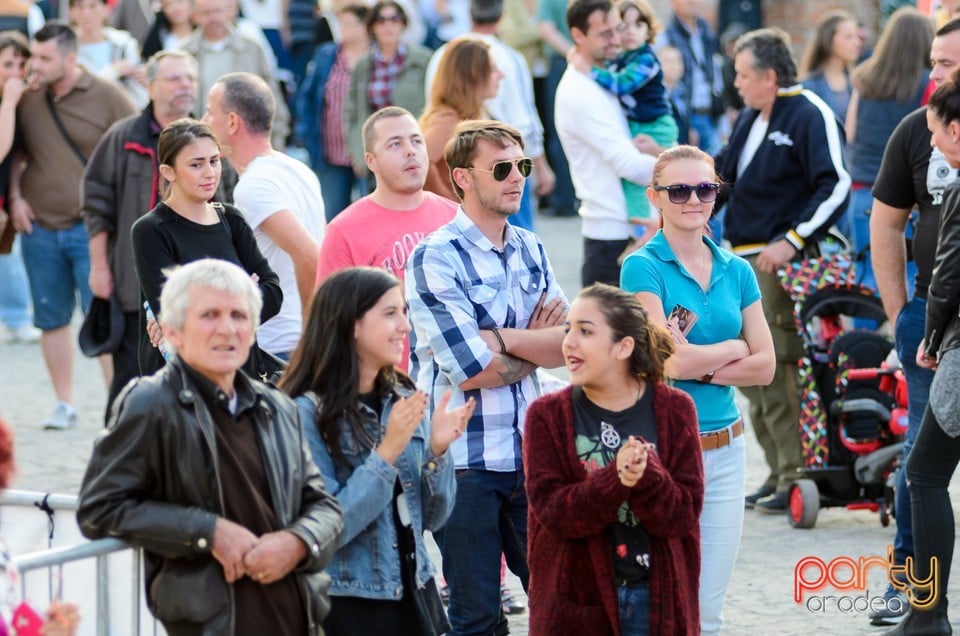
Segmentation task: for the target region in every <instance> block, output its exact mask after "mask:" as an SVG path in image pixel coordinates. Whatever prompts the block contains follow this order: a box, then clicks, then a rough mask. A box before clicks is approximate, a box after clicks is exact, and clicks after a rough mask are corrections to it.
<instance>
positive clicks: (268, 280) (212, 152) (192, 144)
mask: <svg viewBox="0 0 960 636" xmlns="http://www.w3.org/2000/svg"><path fill="white" fill-rule="evenodd" d="M220 154H221V151H220V143H219V142H218V141H217V138H216V136H215V135H214V134H213V131H212V130H211V129H210V127H209V126H208V125H206V124H204V123H201V122H199V121H196V120H194V119H180V120H177V121H175V122H173V123H172V124H170V125H169V126H167V127H166V128H165V129H164V130H163V132H162V133H160V139H159V142H158V147H157V158H158V160H159V162H160V174H161V175H162V176H163V178H164V179H165V180H166V181H167V187H166V191H165V196H164V198H163V201H161V202H160V203H158V204H157V206H156V207H155V208H153V210H151V211H150V213H149V214H146V215H144V216H143V217H141V218H140V220H139V221H137V222H136V223H134V225H133V230H132V240H133V258H134V264H135V266H136V269H137V280H139V281H140V295H141V298H142V299H143V300H144V301H145V303H144V304H145V305H146V304H147V303H149V308H150V309H151V310H152V312H153V314H154V315H155V316H159V315H160V311H161V310H162V307H161V306H160V289H161V287H162V286H163V282H164V280H165V278H166V276H165V275H164V270H166V269H167V268H168V267H171V266H173V265H182V264H184V263H189V262H192V261H195V260H199V259H201V258H219V259H223V260H225V261H230V262H231V263H235V264H237V265H239V266H240V267H243V268H244V269H245V270H246V271H247V273H249V274H250V275H251V276H252V277H253V279H254V281H255V282H257V284H258V285H259V287H260V292H261V293H262V294H263V310H262V311H261V312H260V322H261V324H262V323H264V322H266V321H267V320H268V319H270V318H272V317H273V316H275V315H276V314H277V312H278V311H280V304H281V302H282V301H283V292H282V291H281V290H280V282H279V278H278V277H277V275H276V273H274V271H273V270H272V269H270V265H269V264H268V263H267V259H266V258H264V256H263V254H261V253H260V249H259V248H258V247H257V242H256V240H255V239H254V236H253V230H251V229H250V226H249V225H247V222H246V221H245V220H244V218H243V216H242V215H241V213H240V211H239V210H237V209H236V208H235V207H233V206H232V205H221V204H215V203H210V199H211V198H212V197H213V195H214V193H215V192H216V190H217V184H219V183H220V170H221V166H220ZM145 309H146V307H144V308H143V310H142V311H141V323H142V324H143V325H144V326H145V328H144V330H143V331H142V332H141V337H140V372H141V373H142V374H144V375H149V374H151V373H154V372H155V371H157V370H158V369H160V368H161V367H162V366H163V355H162V352H163V351H165V350H166V346H165V343H164V342H163V337H162V336H161V335H160V330H159V328H158V327H157V326H156V321H154V320H147V318H146V314H145ZM253 357H254V356H253V355H251V358H250V359H249V360H247V364H246V365H245V367H244V370H245V371H247V372H248V373H250V374H252V371H253V366H252V360H253Z"/></svg>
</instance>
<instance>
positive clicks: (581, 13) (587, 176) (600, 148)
mask: <svg viewBox="0 0 960 636" xmlns="http://www.w3.org/2000/svg"><path fill="white" fill-rule="evenodd" d="M619 24H620V15H619V14H618V13H617V12H616V10H614V8H613V4H612V3H611V2H609V0H575V1H574V2H572V3H571V4H570V5H569V6H568V7H567V25H568V26H569V27H570V36H571V38H572V39H573V43H574V48H575V49H576V51H577V53H579V54H580V55H582V56H583V57H585V58H586V59H587V61H589V62H590V63H591V64H592V65H594V66H600V67H602V66H604V65H605V63H606V62H607V61H608V60H612V59H614V58H615V57H616V55H617V50H618V48H619V44H620V37H619V35H618V33H617V26H618V25H619ZM556 102H557V107H556V124H557V134H558V135H559V137H560V143H561V144H562V145H563V151H564V153H565V154H566V155H567V158H568V159H569V161H570V176H571V178H572V179H573V185H574V188H576V191H577V198H578V199H580V217H581V218H582V219H583V221H582V225H581V230H580V231H581V233H582V234H583V266H582V269H581V270H580V278H581V283H582V284H583V285H584V286H587V285H590V284H592V283H596V282H601V283H609V284H611V285H619V284H620V265H619V264H618V263H617V258H618V257H619V256H620V254H621V253H622V252H623V250H624V249H625V248H626V247H627V245H628V244H629V243H630V240H631V239H630V237H631V236H632V235H633V233H634V232H633V229H632V226H631V224H630V223H629V222H628V221H627V202H626V199H625V197H624V194H623V187H622V186H621V184H620V179H628V180H630V181H633V182H635V183H639V184H641V185H646V184H648V183H649V182H650V177H651V171H652V169H653V164H654V161H655V159H654V157H652V156H651V155H648V154H644V153H642V152H640V150H638V147H642V148H643V149H644V150H648V149H649V151H650V152H651V153H652V152H655V151H656V150H657V147H656V144H654V143H653V140H652V139H649V138H646V137H645V136H641V137H638V139H637V140H636V142H634V141H633V140H631V138H630V129H629V128H628V127H627V118H626V116H625V115H624V114H623V110H621V108H620V104H619V102H618V101H617V97H616V96H615V95H614V94H613V93H610V92H607V91H605V90H603V89H602V88H601V87H600V85H599V84H597V83H596V82H594V81H593V80H592V79H590V77H589V76H587V75H584V74H583V73H580V72H578V71H577V70H576V69H574V68H573V67H572V66H568V67H567V70H566V71H565V72H564V74H563V77H562V78H561V79H560V84H559V86H557V100H556ZM647 236H648V237H649V236H652V232H648V233H647ZM641 240H642V239H641Z"/></svg>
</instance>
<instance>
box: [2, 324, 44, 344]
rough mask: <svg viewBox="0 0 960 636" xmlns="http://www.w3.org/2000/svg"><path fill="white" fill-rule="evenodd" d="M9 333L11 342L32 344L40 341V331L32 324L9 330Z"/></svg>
mask: <svg viewBox="0 0 960 636" xmlns="http://www.w3.org/2000/svg"><path fill="white" fill-rule="evenodd" d="M8 332H9V333H10V340H11V342H22V343H24V344H30V343H34V342H39V340H40V330H39V329H37V328H36V327H34V326H33V325H30V324H26V325H20V326H19V327H17V328H15V329H8Z"/></svg>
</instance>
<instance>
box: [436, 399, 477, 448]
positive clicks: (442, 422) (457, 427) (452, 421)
mask: <svg viewBox="0 0 960 636" xmlns="http://www.w3.org/2000/svg"><path fill="white" fill-rule="evenodd" d="M452 395H453V392H452V391H451V390H450V389H447V390H446V391H445V392H444V394H443V397H441V398H440V401H439V402H437V406H436V408H435V409H434V412H433V419H432V420H430V449H431V450H432V451H433V454H434V455H436V456H437V457H439V456H440V455H443V454H444V453H445V452H446V451H447V448H448V447H449V446H450V444H451V443H452V442H453V441H454V440H456V439H458V438H459V437H460V436H461V435H463V432H464V431H466V430H467V423H468V422H469V421H470V416H471V415H473V409H474V408H475V407H476V406H477V401H476V400H474V399H473V398H470V399H469V400H467V402H466V403H465V404H463V405H462V406H458V407H457V408H455V409H450V410H449V411H448V410H447V405H448V404H449V403H450V396H452Z"/></svg>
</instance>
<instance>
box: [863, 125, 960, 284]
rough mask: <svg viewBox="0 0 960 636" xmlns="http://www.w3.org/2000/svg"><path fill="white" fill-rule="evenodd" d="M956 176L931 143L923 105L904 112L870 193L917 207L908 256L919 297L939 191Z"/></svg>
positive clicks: (929, 269)
mask: <svg viewBox="0 0 960 636" xmlns="http://www.w3.org/2000/svg"><path fill="white" fill-rule="evenodd" d="M956 178H957V171H956V170H953V169H952V168H951V167H950V165H949V164H948V163H947V161H946V159H944V157H943V154H942V153H941V152H940V151H939V150H936V149H934V148H931V146H930V131H929V130H928V129H927V109H926V108H920V109H918V110H915V111H913V112H912V113H910V114H909V115H907V116H906V117H904V118H903V121H901V122H900V124H899V125H898V126H897V127H896V129H895V130H894V131H893V134H892V135H891V136H890V139H889V141H887V147H886V150H884V152H883V163H881V164H880V172H878V173H877V180H876V182H875V183H874V186H873V192H872V194H873V197H874V198H875V199H877V200H878V201H880V202H881V203H885V204H886V205H889V206H891V207H894V208H900V209H910V208H913V207H916V208H917V209H918V210H919V212H920V217H919V220H918V221H917V227H916V229H915V231H914V234H913V257H914V260H915V261H916V263H917V282H916V292H915V293H916V295H917V296H918V297H919V298H926V297H927V288H928V287H929V286H930V279H931V278H932V277H933V260H934V256H935V254H936V252H937V234H938V233H939V229H940V204H941V202H942V200H943V191H944V189H945V188H946V187H947V186H948V185H950V184H951V183H953V182H954V180H956Z"/></svg>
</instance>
